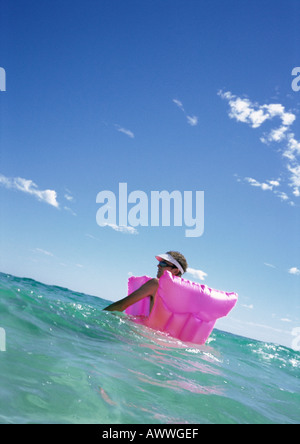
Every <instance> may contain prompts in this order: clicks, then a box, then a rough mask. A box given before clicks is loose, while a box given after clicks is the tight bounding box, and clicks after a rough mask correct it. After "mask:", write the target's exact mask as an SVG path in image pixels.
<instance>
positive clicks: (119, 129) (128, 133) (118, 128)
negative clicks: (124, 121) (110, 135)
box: [115, 125, 134, 139]
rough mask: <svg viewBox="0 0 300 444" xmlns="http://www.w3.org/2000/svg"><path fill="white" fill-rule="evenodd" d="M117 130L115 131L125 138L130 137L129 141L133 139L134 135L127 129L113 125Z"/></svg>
mask: <svg viewBox="0 0 300 444" xmlns="http://www.w3.org/2000/svg"><path fill="white" fill-rule="evenodd" d="M115 127H116V128H117V131H119V132H120V133H123V134H126V136H128V137H130V138H131V139H134V133H133V132H132V131H130V130H129V129H126V128H123V127H121V126H120V125H115Z"/></svg>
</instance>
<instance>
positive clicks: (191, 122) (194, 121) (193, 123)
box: [173, 99, 198, 126]
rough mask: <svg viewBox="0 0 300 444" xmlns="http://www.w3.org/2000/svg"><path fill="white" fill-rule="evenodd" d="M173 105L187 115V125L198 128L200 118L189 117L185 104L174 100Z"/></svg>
mask: <svg viewBox="0 0 300 444" xmlns="http://www.w3.org/2000/svg"><path fill="white" fill-rule="evenodd" d="M173 103H175V105H176V106H178V108H179V109H181V111H182V112H183V113H184V114H185V117H186V120H187V123H188V124H189V125H191V126H197V125H198V117H197V116H188V115H187V113H186V111H185V109H184V107H183V104H182V102H181V101H180V100H178V99H173Z"/></svg>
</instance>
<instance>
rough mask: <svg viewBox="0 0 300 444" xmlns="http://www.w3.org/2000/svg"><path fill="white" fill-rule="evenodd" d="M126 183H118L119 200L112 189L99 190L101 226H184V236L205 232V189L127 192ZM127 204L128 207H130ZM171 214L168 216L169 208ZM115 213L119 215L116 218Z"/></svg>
mask: <svg viewBox="0 0 300 444" xmlns="http://www.w3.org/2000/svg"><path fill="white" fill-rule="evenodd" d="M127 188H128V187H127V183H119V196H118V199H117V197H116V195H115V193H114V192H113V191H108V190H105V191H100V192H99V193H98V195H97V198H96V203H99V204H101V207H100V208H99V209H98V211H97V215H96V221H97V224H98V225H99V226H100V227H105V226H111V227H126V228H130V227H133V228H131V230H134V229H135V228H136V227H138V226H142V227H148V226H151V227H159V226H163V227H170V226H171V224H173V226H174V227H182V226H185V227H186V230H185V236H186V237H200V236H202V234H203V232H204V191H196V192H195V196H193V191H184V192H183V193H181V192H180V191H177V190H175V191H172V192H168V191H151V193H150V196H149V197H148V195H147V193H145V192H144V191H141V190H135V191H132V192H131V193H129V195H128V191H127ZM129 205H131V207H130V208H129ZM172 209H173V214H172V217H171V210H172ZM117 213H118V217H117Z"/></svg>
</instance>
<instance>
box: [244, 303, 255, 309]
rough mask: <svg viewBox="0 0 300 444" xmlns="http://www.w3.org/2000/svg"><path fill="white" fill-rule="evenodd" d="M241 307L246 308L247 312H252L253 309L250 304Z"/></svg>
mask: <svg viewBox="0 0 300 444" xmlns="http://www.w3.org/2000/svg"><path fill="white" fill-rule="evenodd" d="M242 307H244V308H247V310H253V309H254V305H253V304H250V305H246V304H242Z"/></svg>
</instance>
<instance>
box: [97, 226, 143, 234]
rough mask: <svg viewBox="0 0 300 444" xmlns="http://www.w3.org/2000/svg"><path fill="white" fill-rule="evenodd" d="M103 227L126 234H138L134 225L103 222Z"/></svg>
mask: <svg viewBox="0 0 300 444" xmlns="http://www.w3.org/2000/svg"><path fill="white" fill-rule="evenodd" d="M104 226H105V227H110V228H112V229H113V230H115V231H119V232H120V233H127V234H138V231H137V229H136V228H134V227H127V226H126V227H125V226H121V225H116V224H105V225H104Z"/></svg>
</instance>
